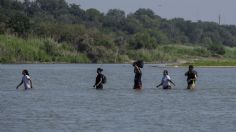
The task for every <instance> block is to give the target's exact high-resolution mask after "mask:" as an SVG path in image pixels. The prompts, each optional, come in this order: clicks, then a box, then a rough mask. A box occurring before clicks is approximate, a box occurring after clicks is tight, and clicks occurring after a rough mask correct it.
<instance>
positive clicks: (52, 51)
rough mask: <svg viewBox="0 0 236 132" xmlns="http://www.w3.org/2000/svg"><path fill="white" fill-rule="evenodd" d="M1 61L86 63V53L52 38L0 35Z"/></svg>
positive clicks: (87, 60)
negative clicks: (78, 51)
mask: <svg viewBox="0 0 236 132" xmlns="http://www.w3.org/2000/svg"><path fill="white" fill-rule="evenodd" d="M0 62H1V63H32V62H40V63H44V62H65V63H88V62H90V61H89V59H88V58H87V56H86V55H84V54H81V53H77V52H76V51H75V50H74V49H73V48H72V47H71V46H70V45H69V44H66V43H60V44H59V43H57V42H55V41H53V40H52V39H37V38H29V39H26V40H25V39H21V38H18V37H15V36H11V35H0Z"/></svg>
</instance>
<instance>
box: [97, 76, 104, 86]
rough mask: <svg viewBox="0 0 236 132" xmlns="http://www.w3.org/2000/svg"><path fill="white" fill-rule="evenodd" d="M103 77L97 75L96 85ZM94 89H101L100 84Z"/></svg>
mask: <svg viewBox="0 0 236 132" xmlns="http://www.w3.org/2000/svg"><path fill="white" fill-rule="evenodd" d="M102 77H103V75H102V74H98V75H97V77H96V85H97V84H98V83H99V82H100V81H101V80H102ZM96 88H103V85H102V82H101V83H100V84H99V85H98V86H97V87H96Z"/></svg>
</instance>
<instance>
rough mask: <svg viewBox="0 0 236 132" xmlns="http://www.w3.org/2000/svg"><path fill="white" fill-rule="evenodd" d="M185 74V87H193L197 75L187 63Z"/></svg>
mask: <svg viewBox="0 0 236 132" xmlns="http://www.w3.org/2000/svg"><path fill="white" fill-rule="evenodd" d="M185 76H187V83H188V86H187V89H194V88H195V82H196V80H197V77H198V75H197V72H196V71H195V70H194V69H193V65H189V69H188V71H187V72H186V73H185Z"/></svg>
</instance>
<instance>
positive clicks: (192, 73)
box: [185, 70, 197, 80]
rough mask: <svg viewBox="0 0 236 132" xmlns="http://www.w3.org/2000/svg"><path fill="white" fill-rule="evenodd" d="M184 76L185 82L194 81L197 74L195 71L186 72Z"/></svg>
mask: <svg viewBox="0 0 236 132" xmlns="http://www.w3.org/2000/svg"><path fill="white" fill-rule="evenodd" d="M185 76H187V80H190V79H196V76H197V72H196V71H195V70H192V71H187V72H186V73H185Z"/></svg>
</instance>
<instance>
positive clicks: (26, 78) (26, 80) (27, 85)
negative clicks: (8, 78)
mask: <svg viewBox="0 0 236 132" xmlns="http://www.w3.org/2000/svg"><path fill="white" fill-rule="evenodd" d="M22 81H23V83H24V86H25V89H28V88H31V85H30V76H29V75H24V76H23V77H22Z"/></svg>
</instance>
